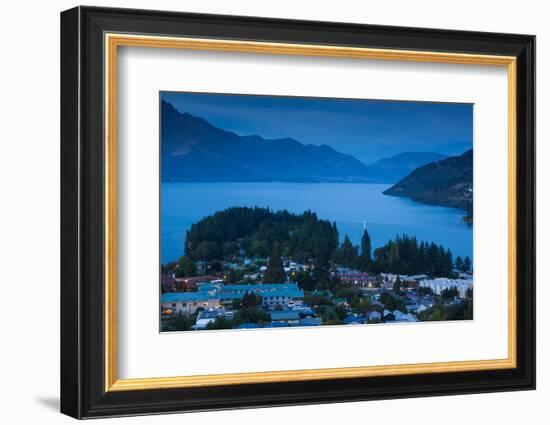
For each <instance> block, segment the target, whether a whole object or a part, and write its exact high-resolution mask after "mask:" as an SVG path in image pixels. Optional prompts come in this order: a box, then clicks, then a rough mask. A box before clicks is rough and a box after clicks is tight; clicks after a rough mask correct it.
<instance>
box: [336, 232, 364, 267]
mask: <svg viewBox="0 0 550 425" xmlns="http://www.w3.org/2000/svg"><path fill="white" fill-rule="evenodd" d="M357 251H358V249H357V247H356V246H353V244H352V243H351V240H350V238H349V236H348V235H346V236H344V242H342V246H341V247H340V248H339V249H338V250H337V251H336V252H335V255H334V256H333V260H334V262H335V263H337V264H340V265H342V266H345V267H353V266H354V264H355V260H356V259H357Z"/></svg>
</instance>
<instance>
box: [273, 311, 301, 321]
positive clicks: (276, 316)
mask: <svg viewBox="0 0 550 425" xmlns="http://www.w3.org/2000/svg"><path fill="white" fill-rule="evenodd" d="M269 314H270V315H271V320H298V319H299V318H300V313H298V312H297V311H292V310H283V311H272V312H270V313H269Z"/></svg>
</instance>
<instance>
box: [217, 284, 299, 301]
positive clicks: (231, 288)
mask: <svg viewBox="0 0 550 425" xmlns="http://www.w3.org/2000/svg"><path fill="white" fill-rule="evenodd" d="M246 293H255V294H258V295H261V296H262V297H264V298H265V297H291V298H303V296H304V291H302V290H301V289H299V288H298V285H297V284H296V283H264V284H258V285H226V286H224V287H223V289H222V290H221V291H220V292H219V297H220V298H222V299H240V298H242V297H243V296H244V295H245V294H246Z"/></svg>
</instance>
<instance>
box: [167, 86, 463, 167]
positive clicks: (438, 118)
mask: <svg viewBox="0 0 550 425" xmlns="http://www.w3.org/2000/svg"><path fill="white" fill-rule="evenodd" d="M161 99H162V100H166V101H168V102H170V103H172V105H174V107H175V108H176V109H177V110H179V111H180V112H182V113H183V112H188V113H190V114H192V115H195V116H199V117H201V118H204V119H206V120H207V121H209V122H210V123H211V124H213V125H215V126H216V127H220V128H223V129H224V130H229V131H232V132H234V133H237V134H239V135H253V134H257V135H259V136H262V137H264V138H266V139H277V138H285V137H291V138H293V139H296V140H298V141H299V142H301V143H303V144H314V145H321V144H326V145H329V146H332V147H333V148H334V149H336V150H337V151H340V152H343V153H346V154H350V155H353V156H355V157H356V158H358V159H359V160H361V161H363V162H364V163H365V164H370V163H372V162H375V161H377V160H379V159H382V158H387V157H390V156H393V155H396V154H398V153H401V152H412V151H415V152H439V153H442V154H446V155H459V154H461V153H463V152H464V151H466V150H468V149H471V148H472V139H473V105H472V104H463V103H435V102H410V101H406V102H405V101H385V100H362V99H359V100H356V99H335V98H319V97H287V96H257V95H247V94H245V95H234V94H214V93H179V92H161Z"/></svg>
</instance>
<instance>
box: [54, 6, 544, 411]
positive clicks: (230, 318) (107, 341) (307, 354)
mask: <svg viewBox="0 0 550 425" xmlns="http://www.w3.org/2000/svg"><path fill="white" fill-rule="evenodd" d="M534 61H535V37H534V36H530V35H517V34H495V33H477V32H464V31H450V30H434V29H418V28H400V27H387V26H369V25H355V24H343V23H328V22H311V21H293V20H278V19H265V18H251V17H238V16H219V15H202V14H187V13H175V12H160V11H143V10H129V9H108V8H94V7H77V8H74V9H71V10H68V11H65V12H63V13H62V14H61V115H62V123H61V163H62V170H61V192H62V205H61V211H62V217H61V221H62V230H61V246H62V248H61V249H62V252H61V254H62V255H61V257H62V267H61V270H62V281H61V333H62V335H61V337H62V338H61V355H62V357H61V411H62V412H63V413H65V414H68V415H71V416H73V417H76V418H91V417H103V416H120V415H136V414H148V413H162V412H186V411H199V410H214V409H229V408H241V407H257V406H274V405H294V404H308V403H327V402H339V401H353V400H370V399H382V398H398V397H416V396H434V395H449V394H463V393H476V392H488V391H509V390H524V389H533V388H534V387H535V219H534V214H535V208H534V206H535V182H534V177H535V169H534V165H535V152H534V147H535V134H534V128H535V126H534V122H535V110H534V105H535V103H534V99H535V95H534V93H535V75H534V70H535V62H534Z"/></svg>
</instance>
